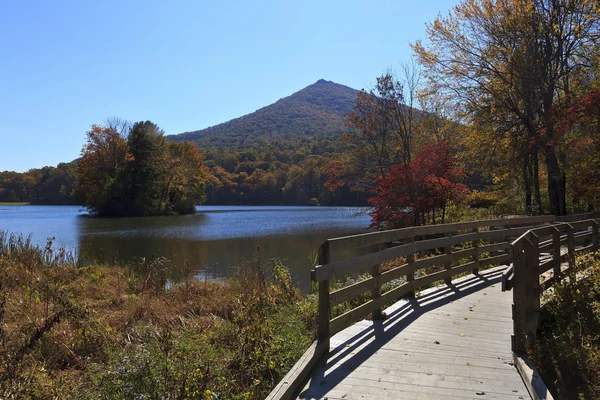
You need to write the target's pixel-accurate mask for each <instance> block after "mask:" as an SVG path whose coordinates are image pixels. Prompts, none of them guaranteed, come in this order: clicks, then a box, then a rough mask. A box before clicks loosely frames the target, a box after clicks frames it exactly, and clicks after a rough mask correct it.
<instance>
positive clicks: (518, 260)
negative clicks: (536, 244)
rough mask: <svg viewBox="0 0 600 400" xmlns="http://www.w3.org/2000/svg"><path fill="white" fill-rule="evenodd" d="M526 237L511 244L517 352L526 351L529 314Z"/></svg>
mask: <svg viewBox="0 0 600 400" xmlns="http://www.w3.org/2000/svg"><path fill="white" fill-rule="evenodd" d="M524 241H525V239H522V240H519V241H517V242H515V243H513V244H512V245H511V249H512V254H513V274H514V278H513V279H514V285H513V305H512V314H513V333H514V334H513V337H512V350H513V351H514V352H515V353H522V352H525V337H526V336H525V326H526V324H527V315H526V309H525V301H526V298H525V297H526V286H525V284H526V283H527V282H526V270H525V262H526V261H525V260H526V258H525V246H524V244H523V242H524Z"/></svg>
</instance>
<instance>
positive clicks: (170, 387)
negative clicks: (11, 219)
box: [0, 233, 316, 399]
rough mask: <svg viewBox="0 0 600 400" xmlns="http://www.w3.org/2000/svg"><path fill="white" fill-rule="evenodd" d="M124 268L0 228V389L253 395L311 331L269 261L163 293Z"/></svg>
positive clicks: (309, 315)
mask: <svg viewBox="0 0 600 400" xmlns="http://www.w3.org/2000/svg"><path fill="white" fill-rule="evenodd" d="M151 267H152V266H151ZM155 269H157V270H158V269H160V263H159V262H157V263H156V265H155ZM133 271H134V269H132V268H126V267H122V266H118V265H101V264H86V265H77V263H75V260H74V259H73V258H72V257H71V256H70V255H69V254H68V253H67V252H65V251H64V249H53V248H52V246H51V245H48V246H46V247H45V248H39V247H36V246H34V245H32V243H31V242H30V241H29V240H28V239H27V238H23V237H21V236H15V235H8V234H6V233H0V398H3V399H4V398H6V399H13V398H15V399H16V398H24V399H48V398H59V399H60V398H79V399H108V398H110V399H131V398H141V399H146V398H149V399H150V398H152V399H154V398H161V399H175V398H177V399H185V398H190V399H191V398H194V399H197V398H206V399H209V398H210V399H261V398H264V397H265V396H266V395H267V394H268V393H269V391H270V390H271V389H272V387H274V386H275V385H276V384H277V382H278V381H279V380H280V379H281V378H282V377H283V375H284V374H285V373H286V372H287V370H288V369H289V368H290V367H291V366H292V365H293V363H294V362H295V361H296V360H297V359H298V358H299V357H300V355H301V354H302V353H303V352H304V350H305V349H306V348H307V347H308V346H309V345H310V343H311V342H312V340H313V339H314V332H315V331H316V326H315V323H316V307H315V302H314V299H312V298H310V299H307V298H305V297H304V296H302V295H301V294H300V293H299V291H298V290H297V289H296V288H295V287H294V286H293V285H292V282H291V279H290V275H289V273H288V271H287V270H286V268H285V267H284V266H283V265H282V264H281V263H280V262H279V261H277V260H271V261H269V262H268V263H267V264H266V265H261V264H260V263H259V262H258V261H257V260H250V261H248V262H246V263H244V264H243V265H241V266H240V267H239V268H238V269H237V271H236V272H235V274H234V275H233V276H232V277H231V278H230V279H228V280H227V281H226V282H223V283H216V282H202V281H199V280H194V279H192V280H187V281H184V282H181V283H178V284H176V285H173V286H172V287H171V288H170V289H169V290H167V291H165V290H164V285H158V286H156V285H155V284H154V283H155V282H154V281H153V280H154V277H155V276H158V275H160V274H153V273H148V274H147V275H146V276H139V275H137V274H136V273H135V272H133Z"/></svg>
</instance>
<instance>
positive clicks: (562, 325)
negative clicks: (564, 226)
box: [530, 253, 600, 400]
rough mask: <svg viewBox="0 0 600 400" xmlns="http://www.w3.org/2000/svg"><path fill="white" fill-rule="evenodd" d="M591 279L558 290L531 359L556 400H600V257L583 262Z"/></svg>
mask: <svg viewBox="0 0 600 400" xmlns="http://www.w3.org/2000/svg"><path fill="white" fill-rule="evenodd" d="M577 267H578V269H580V270H585V271H586V276H587V277H586V278H584V279H580V280H578V281H576V282H566V281H565V282H562V283H561V284H560V285H558V286H555V290H554V293H553V294H551V295H550V296H549V297H548V299H547V303H546V304H547V306H546V307H545V308H544V309H543V311H542V314H541V319H540V327H539V329H538V336H537V340H536V345H535V346H534V347H533V348H532V349H530V356H531V357H532V359H533V360H534V362H535V364H536V366H537V367H538V369H539V370H540V373H541V374H542V377H543V379H544V382H545V383H546V384H547V385H548V387H549V389H550V391H551V392H552V393H553V395H554V398H558V399H567V400H571V399H572V400H580V399H598V398H600V253H597V254H596V255H586V256H583V257H580V258H578V260H577Z"/></svg>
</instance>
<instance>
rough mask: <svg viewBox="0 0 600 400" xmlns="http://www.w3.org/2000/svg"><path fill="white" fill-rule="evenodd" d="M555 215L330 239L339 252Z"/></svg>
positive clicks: (529, 222)
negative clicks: (415, 237) (416, 237)
mask: <svg viewBox="0 0 600 400" xmlns="http://www.w3.org/2000/svg"><path fill="white" fill-rule="evenodd" d="M552 222H554V216H551V215H543V216H538V217H524V218H503V219H493V220H484V221H474V222H459V223H454V224H444V225H429V226H418V227H409V228H401V229H392V230H387V231H381V232H369V233H363V234H360V235H352V236H344V237H339V238H333V239H329V240H328V242H329V246H330V250H331V251H332V252H337V251H340V250H346V249H356V248H361V247H367V246H371V245H375V244H379V243H386V242H394V241H398V240H402V239H408V238H410V237H414V236H427V235H434V234H444V233H447V232H457V231H461V230H469V229H473V228H476V227H479V228H485V227H498V226H505V227H507V226H518V225H534V224H539V223H552Z"/></svg>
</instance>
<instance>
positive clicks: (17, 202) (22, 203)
mask: <svg viewBox="0 0 600 400" xmlns="http://www.w3.org/2000/svg"><path fill="white" fill-rule="evenodd" d="M28 205H29V203H27V202H21V201H14V202H11V201H0V206H28Z"/></svg>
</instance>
